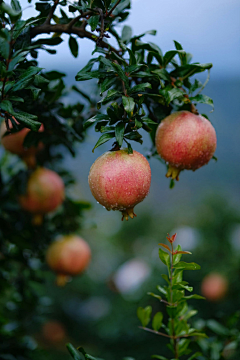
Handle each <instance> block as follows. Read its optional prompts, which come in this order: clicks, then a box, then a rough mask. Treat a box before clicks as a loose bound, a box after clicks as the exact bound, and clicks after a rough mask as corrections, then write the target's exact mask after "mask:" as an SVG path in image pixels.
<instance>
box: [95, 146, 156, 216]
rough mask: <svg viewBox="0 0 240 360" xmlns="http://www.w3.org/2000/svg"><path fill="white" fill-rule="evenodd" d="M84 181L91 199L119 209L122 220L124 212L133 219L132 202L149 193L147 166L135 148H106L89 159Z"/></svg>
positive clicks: (148, 171) (149, 175) (148, 167)
mask: <svg viewBox="0 0 240 360" xmlns="http://www.w3.org/2000/svg"><path fill="white" fill-rule="evenodd" d="M88 183H89V186H90V190H91V192H92V194H93V196H94V197H95V199H96V200H97V201H98V202H99V203H100V204H101V205H103V206H104V207H105V208H106V209H107V210H120V211H121V212H122V215H123V216H122V220H123V219H124V218H125V219H126V220H128V216H130V217H131V218H132V219H133V218H134V216H136V214H134V206H135V205H137V204H138V203H140V202H141V201H143V199H144V198H145V197H146V196H147V195H148V193H149V188H150V184H151V169H150V166H149V163H148V161H147V159H146V158H145V157H144V156H143V155H142V154H140V153H139V152H137V151H133V154H128V151H127V150H126V149H123V150H118V151H108V152H106V153H105V154H103V155H101V156H100V157H99V158H98V159H97V160H96V161H95V162H94V163H93V165H92V167H91V169H90V172H89V176H88Z"/></svg>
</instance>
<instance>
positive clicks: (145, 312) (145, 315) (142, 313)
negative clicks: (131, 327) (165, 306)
mask: <svg viewBox="0 0 240 360" xmlns="http://www.w3.org/2000/svg"><path fill="white" fill-rule="evenodd" d="M151 313H152V307H151V306H147V307H145V309H144V308H142V307H139V308H138V309H137V317H138V318H139V320H140V321H141V323H142V326H143V327H146V326H147V325H148V323H149V321H150V317H151Z"/></svg>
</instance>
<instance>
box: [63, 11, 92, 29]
mask: <svg viewBox="0 0 240 360" xmlns="http://www.w3.org/2000/svg"><path fill="white" fill-rule="evenodd" d="M91 14H92V11H91V10H89V11H86V12H85V13H83V12H81V14H80V15H78V16H76V17H75V18H73V19H72V20H71V21H70V22H69V23H68V28H69V30H70V29H71V28H72V27H73V25H74V24H76V22H78V20H80V19H81V18H85V17H86V16H88V15H91Z"/></svg>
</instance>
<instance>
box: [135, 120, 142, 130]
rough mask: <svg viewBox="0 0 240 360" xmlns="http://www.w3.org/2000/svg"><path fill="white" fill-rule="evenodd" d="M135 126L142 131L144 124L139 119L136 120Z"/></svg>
mask: <svg viewBox="0 0 240 360" xmlns="http://www.w3.org/2000/svg"><path fill="white" fill-rule="evenodd" d="M135 126H136V128H137V129H141V127H142V126H143V124H142V123H141V121H138V120H137V119H135Z"/></svg>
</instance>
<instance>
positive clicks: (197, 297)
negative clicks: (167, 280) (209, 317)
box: [184, 294, 205, 300]
mask: <svg viewBox="0 0 240 360" xmlns="http://www.w3.org/2000/svg"><path fill="white" fill-rule="evenodd" d="M184 299H199V300H200V299H203V300H204V299H205V297H204V296H201V295H197V294H194V295H189V296H184Z"/></svg>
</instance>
